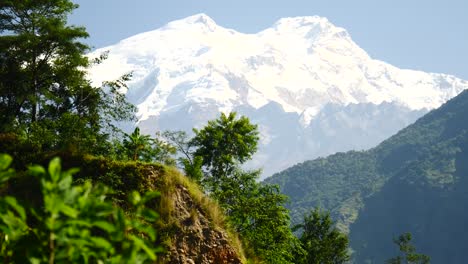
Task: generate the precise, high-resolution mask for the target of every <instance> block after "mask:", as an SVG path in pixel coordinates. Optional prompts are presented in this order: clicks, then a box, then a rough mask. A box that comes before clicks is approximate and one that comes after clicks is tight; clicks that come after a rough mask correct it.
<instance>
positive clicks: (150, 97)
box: [89, 14, 468, 175]
mask: <svg viewBox="0 0 468 264" xmlns="http://www.w3.org/2000/svg"><path fill="white" fill-rule="evenodd" d="M105 50H109V59H108V60H106V61H104V62H103V63H102V64H100V65H97V66H95V67H93V68H91V70H90V78H91V79H92V80H93V82H94V83H95V84H99V83H101V82H102V81H104V80H112V79H116V78H118V77H119V76H121V75H122V74H125V73H128V72H133V78H132V80H131V81H130V82H129V83H128V86H129V90H128V91H125V92H126V94H127V97H128V98H129V99H130V101H131V102H132V103H134V104H135V105H136V106H137V107H138V114H137V117H138V125H139V126H141V128H142V131H143V132H145V133H154V131H156V130H164V129H169V128H170V129H182V128H183V129H184V130H187V129H186V128H187V124H191V125H193V126H195V127H200V126H201V125H202V124H203V122H206V121H207V120H209V119H212V118H213V117H215V116H216V114H213V113H219V112H230V111H239V109H242V108H245V107H248V108H249V109H250V110H249V111H248V113H247V114H250V116H249V117H252V116H253V115H252V114H253V112H255V111H257V110H259V109H260V108H262V107H264V106H266V105H268V104H272V103H274V104H278V105H280V106H281V108H282V113H281V115H285V116H288V115H289V113H294V114H295V117H294V119H296V117H297V121H296V122H297V124H298V125H299V126H300V127H301V128H299V129H295V130H294V131H293V132H291V133H292V134H289V135H287V136H289V137H293V138H298V137H302V138H305V137H304V136H303V135H302V134H305V135H308V134H311V133H312V134H313V131H310V130H311V128H310V127H317V126H318V127H320V130H325V127H324V126H325V124H321V123H320V122H319V121H317V117H320V114H321V113H324V109H327V105H335V106H337V107H338V108H340V107H341V109H338V108H336V107H335V109H337V110H336V111H337V113H339V112H341V111H344V109H348V108H349V106H350V105H361V104H374V105H376V106H379V105H382V104H383V103H392V104H394V105H395V111H396V112H395V115H402V116H401V117H400V119H399V120H395V122H394V123H389V124H387V126H388V127H391V128H392V129H388V128H382V131H380V130H378V131H377V132H375V134H376V136H374V137H372V138H361V139H359V140H358V141H357V142H356V145H357V146H358V149H363V148H366V147H369V144H370V145H371V146H373V145H374V144H377V143H378V142H379V141H380V140H382V139H384V138H386V137H388V136H389V135H391V134H388V133H389V132H388V131H390V133H395V132H396V131H398V130H399V129H401V128H402V127H404V126H406V125H408V124H410V123H411V122H413V121H414V120H415V118H414V116H413V114H412V113H422V112H425V111H428V110H430V109H433V108H435V107H438V106H440V105H441V104H442V103H443V102H445V101H446V100H448V99H450V98H452V97H453V96H455V95H457V94H458V93H459V92H461V91H462V90H464V89H466V88H468V82H467V81H464V80H461V79H458V78H456V77H454V76H450V75H444V74H433V73H424V72H420V71H412V70H400V69H398V68H396V67H394V66H391V65H389V64H386V63H384V62H382V61H378V60H374V59H372V58H371V57H370V56H369V55H368V54H367V53H366V52H365V51H364V50H362V49H361V48H360V47H359V46H358V45H357V44H356V43H354V42H353V41H352V39H351V37H350V36H349V34H348V33H347V31H346V30H345V29H343V28H340V27H336V26H334V25H333V24H332V23H331V22H329V21H328V20H327V19H326V18H321V17H318V16H310V17H295V18H283V19H280V20H278V21H277V22H276V23H275V24H274V25H273V26H272V27H270V28H267V29H265V30H262V31H260V32H258V33H255V34H244V33H240V32H237V31H235V30H232V29H226V28H223V27H222V26H219V25H217V24H216V22H214V21H213V20H212V19H211V18H209V17H208V16H207V15H205V14H198V15H194V16H191V17H188V18H185V19H181V20H177V21H173V22H170V23H168V24H166V25H165V26H163V27H162V28H159V29H157V30H153V31H149V32H146V33H142V34H138V35H136V36H133V37H130V38H127V39H125V40H122V41H120V42H119V43H117V44H115V45H113V46H109V47H106V48H102V49H98V50H96V51H94V52H93V53H91V54H90V55H89V56H90V57H95V56H98V55H99V54H100V53H102V52H104V51H105ZM191 109H192V110H193V109H198V110H197V111H198V112H197V113H195V112H193V111H191ZM337 113H329V114H328V115H329V117H330V118H333V116H334V115H335V114H337ZM405 113H407V114H405ZM374 114H376V115H379V114H380V111H378V110H375V111H374ZM169 115H170V116H172V118H173V120H177V121H173V122H174V123H177V125H176V124H171V125H170V126H169V127H168V126H167V125H162V124H163V123H167V122H166V121H163V120H167V119H168V117H167V116H169ZM187 116H189V120H187ZM419 116H420V115H419ZM419 116H417V117H419ZM274 118H275V117H273V116H263V117H258V118H257V120H253V121H254V122H257V121H259V125H260V127H261V130H263V131H270V133H269V134H265V133H264V134H262V136H263V137H266V138H271V139H272V142H274V141H275V140H280V139H281V140H284V137H285V136H286V132H285V134H284V135H279V134H275V132H274V130H273V129H272V128H271V126H267V125H265V124H264V123H262V122H263V121H262V120H267V119H274ZM360 118H361V117H360V116H356V115H348V116H347V120H346V123H353V122H354V121H357V120H359V119H360ZM178 120H187V121H184V122H188V123H185V124H182V121H180V122H179V121H178ZM373 120H374V122H377V120H378V118H374V119H373ZM294 127H295V126H294ZM332 129H333V128H332ZM364 129H365V128H363V127H362V128H356V127H355V128H347V129H346V130H345V131H343V132H340V133H343V134H346V133H354V134H357V133H358V132H360V131H363V130H364ZM188 130H190V128H189V129H188ZM272 133H273V134H272ZM309 138H313V140H314V141H317V140H319V141H320V140H323V141H327V140H332V139H330V138H325V139H323V138H317V137H315V136H312V137H309ZM305 140H308V139H306V138H305ZM301 144H302V145H311V146H312V145H314V146H315V147H314V148H313V149H309V150H305V152H304V153H295V154H294V155H293V156H295V157H296V158H294V159H288V161H287V162H286V163H285V164H286V165H288V166H290V165H292V164H294V163H296V162H300V161H303V160H304V159H302V158H301V156H304V158H311V156H313V157H316V156H320V155H326V154H330V152H331V153H333V152H336V151H345V150H349V148H347V147H341V146H338V145H336V146H333V147H331V148H330V150H327V151H324V150H321V149H320V147H318V148H317V147H316V146H318V143H317V142H316V143H314V144H309V143H306V142H302V143H301V142H299V143H298V144H296V145H301ZM268 147H269V146H268V145H262V146H260V153H259V156H263V157H266V156H269V158H267V159H266V161H268V163H269V164H275V163H278V162H276V161H274V160H273V158H271V156H272V155H274V154H275V153H278V151H280V150H281V149H284V147H285V146H283V147H280V148H277V149H276V150H275V152H274V153H272V152H269V153H266V151H265V149H267V148H268ZM290 151H291V153H293V152H295V150H290ZM264 164H265V163H264ZM275 166H276V165H273V166H268V167H265V174H267V175H269V174H272V173H274V172H277V171H279V170H280V169H283V168H284V167H283V166H282V167H281V168H280V167H275Z"/></svg>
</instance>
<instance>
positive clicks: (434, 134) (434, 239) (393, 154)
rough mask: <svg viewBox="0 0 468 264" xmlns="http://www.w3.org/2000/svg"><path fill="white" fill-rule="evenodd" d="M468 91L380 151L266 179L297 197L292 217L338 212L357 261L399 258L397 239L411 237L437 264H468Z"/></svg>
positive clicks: (334, 158) (316, 163)
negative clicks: (321, 210)
mask: <svg viewBox="0 0 468 264" xmlns="http://www.w3.org/2000/svg"><path fill="white" fill-rule="evenodd" d="M467 159H468V92H463V93H461V94H460V95H459V96H457V97H455V98H454V99H452V100H450V101H448V102H447V103H446V104H444V105H443V106H442V107H440V108H439V109H436V110H433V111H432V112H430V113H428V114H427V115H425V116H424V117H422V118H420V119H419V120H418V121H417V122H416V123H414V124H413V125H411V126H409V127H407V128H405V129H403V130H401V131H400V132H399V133H397V134H396V135H395V136H393V137H391V138H389V139H388V140H386V141H384V142H382V143H381V144H380V145H378V146H377V147H375V148H373V149H371V150H369V151H362V152H355V151H352V152H347V153H338V154H335V155H332V156H329V157H327V158H320V159H316V160H313V161H307V162H304V163H301V164H298V165H296V166H293V167H291V168H289V169H287V170H285V171H283V172H281V173H278V174H275V175H274V176H273V177H271V178H269V179H267V180H266V181H267V182H268V183H277V184H279V185H280V187H281V190H282V191H283V193H285V194H286V195H288V196H290V197H291V204H290V206H289V207H290V209H291V210H292V212H293V219H294V220H295V221H297V220H298V219H299V217H300V216H301V215H302V214H303V213H304V212H306V211H308V210H309V209H310V208H313V207H316V206H320V207H323V208H326V209H328V210H331V211H332V215H333V217H334V218H335V219H336V220H337V221H338V225H339V226H340V228H342V229H343V230H345V231H348V232H349V233H350V238H351V246H352V248H353V249H354V250H355V251H356V252H355V255H354V257H355V260H356V263H382V262H383V261H384V260H385V259H386V258H389V257H391V256H392V255H394V254H396V251H394V246H393V245H392V237H395V236H397V235H398V234H400V233H402V232H407V231H409V232H412V233H413V234H414V236H415V238H416V246H417V248H418V249H420V251H422V252H424V253H427V254H428V255H430V256H431V257H432V260H433V262H432V263H463V262H464V260H465V257H464V256H463V252H466V250H468V246H467V245H468V236H466V232H465V231H466V229H465V223H466V222H467V221H468V214H467V213H466V212H464V208H467V206H468V199H467V198H468V166H466V160H467Z"/></svg>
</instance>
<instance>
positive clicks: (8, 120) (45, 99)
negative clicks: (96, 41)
mask: <svg viewBox="0 0 468 264" xmlns="http://www.w3.org/2000/svg"><path fill="white" fill-rule="evenodd" d="M76 7H77V5H75V4H73V3H72V2H71V1H69V0H40V1H32V0H4V1H1V2H0V132H16V133H18V132H21V133H20V134H22V135H24V138H25V139H26V140H28V141H29V142H31V143H32V144H35V145H38V146H40V147H41V148H42V149H44V150H50V149H57V148H69V147H71V148H75V149H78V150H87V151H90V150H93V151H94V152H99V151H102V152H105V151H106V149H107V148H106V146H103V145H105V143H106V142H107V141H106V139H107V134H106V132H105V131H104V129H105V128H106V126H107V125H106V123H107V124H108V123H109V122H104V121H108V120H109V119H112V120H117V121H119V120H128V119H129V118H131V117H132V115H133V111H134V107H133V106H131V105H130V104H128V103H127V102H126V100H125V97H124V95H122V94H120V93H119V92H118V90H119V86H121V85H124V81H125V80H128V78H129V76H128V75H126V76H123V77H122V78H121V79H119V80H118V81H115V82H107V83H104V87H103V89H99V88H95V87H92V85H91V83H90V82H89V81H88V80H87V79H86V68H87V67H88V66H89V65H90V61H89V60H88V58H87V57H86V56H84V53H85V52H86V51H88V50H89V47H88V46H87V45H85V44H83V43H81V42H80V39H83V38H86V37H87V36H88V34H87V33H86V31H85V29H84V28H82V27H75V26H69V25H68V24H67V16H68V15H69V14H70V13H71V12H72V11H73V10H74V9H75V8H76Z"/></svg>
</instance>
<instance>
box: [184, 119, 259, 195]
mask: <svg viewBox="0 0 468 264" xmlns="http://www.w3.org/2000/svg"><path fill="white" fill-rule="evenodd" d="M193 131H194V133H195V137H194V138H193V139H192V142H191V143H192V145H193V146H194V147H196V151H195V153H194V156H199V157H201V158H202V159H203V166H205V168H206V169H207V171H208V172H209V177H206V176H205V179H204V180H205V184H206V185H207V187H208V188H209V189H210V190H211V191H215V190H216V189H217V188H218V185H219V183H220V181H221V180H222V179H223V178H225V177H229V175H231V174H232V173H233V171H234V170H235V168H236V167H237V166H238V165H240V164H242V163H244V162H245V161H247V160H248V159H250V158H251V157H252V155H253V154H254V153H255V152H256V151H257V141H258V139H259V137H258V130H257V126H256V125H253V124H251V123H250V121H249V119H248V118H247V117H240V118H239V119H236V113H235V112H232V113H230V114H229V115H227V116H226V115H225V114H224V113H222V114H221V116H220V117H219V118H218V119H216V120H212V121H208V124H207V125H206V126H205V127H204V128H203V129H201V130H197V129H194V130H193Z"/></svg>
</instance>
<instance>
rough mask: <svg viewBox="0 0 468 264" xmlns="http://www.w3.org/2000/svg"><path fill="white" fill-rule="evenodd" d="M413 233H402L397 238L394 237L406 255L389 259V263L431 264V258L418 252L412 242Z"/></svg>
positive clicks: (394, 240)
mask: <svg viewBox="0 0 468 264" xmlns="http://www.w3.org/2000/svg"><path fill="white" fill-rule="evenodd" d="M411 238H412V237H411V233H404V234H402V235H400V236H399V237H398V238H397V239H393V242H394V243H395V244H397V245H398V248H399V249H400V251H401V253H403V254H404V256H397V257H394V258H391V259H389V260H387V263H389V264H402V263H406V264H429V263H430V261H431V258H430V257H428V256H426V255H423V254H418V253H416V248H415V247H414V246H413V245H412V244H411Z"/></svg>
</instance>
